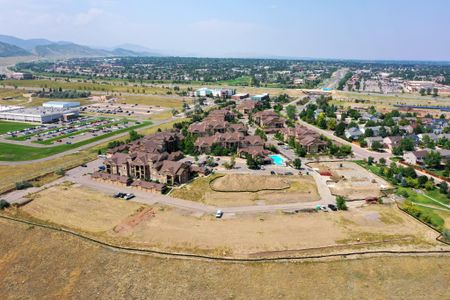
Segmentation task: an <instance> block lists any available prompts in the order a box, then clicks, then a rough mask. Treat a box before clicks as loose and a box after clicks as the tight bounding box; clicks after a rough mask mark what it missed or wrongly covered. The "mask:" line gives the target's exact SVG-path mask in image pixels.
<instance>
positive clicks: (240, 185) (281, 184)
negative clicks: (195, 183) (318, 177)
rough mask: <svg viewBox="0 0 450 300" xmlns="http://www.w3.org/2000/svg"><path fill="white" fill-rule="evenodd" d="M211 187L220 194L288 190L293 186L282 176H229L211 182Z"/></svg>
mask: <svg viewBox="0 0 450 300" xmlns="http://www.w3.org/2000/svg"><path fill="white" fill-rule="evenodd" d="M210 186H211V187H212V188H213V189H214V190H215V191H218V192H259V191H264V190H283V189H288V188H289V187H290V186H291V185H290V184H289V181H288V180H286V177H281V176H267V175H261V176H254V175H249V174H228V175H225V176H222V177H218V178H216V179H215V180H214V181H211V183H210Z"/></svg>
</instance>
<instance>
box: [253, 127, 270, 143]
mask: <svg viewBox="0 0 450 300" xmlns="http://www.w3.org/2000/svg"><path fill="white" fill-rule="evenodd" d="M255 135H257V136H259V137H260V138H262V139H263V140H264V141H267V135H266V133H265V132H264V130H262V129H260V128H256V130H255Z"/></svg>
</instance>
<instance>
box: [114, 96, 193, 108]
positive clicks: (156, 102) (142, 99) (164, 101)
mask: <svg viewBox="0 0 450 300" xmlns="http://www.w3.org/2000/svg"><path fill="white" fill-rule="evenodd" d="M183 101H185V102H186V103H188V104H191V103H192V99H191V98H188V97H177V96H172V97H170V96H162V95H148V96H123V97H119V101H118V102H120V103H123V102H124V103H127V104H143V105H151V106H161V107H169V108H176V109H181V108H182V107H183Z"/></svg>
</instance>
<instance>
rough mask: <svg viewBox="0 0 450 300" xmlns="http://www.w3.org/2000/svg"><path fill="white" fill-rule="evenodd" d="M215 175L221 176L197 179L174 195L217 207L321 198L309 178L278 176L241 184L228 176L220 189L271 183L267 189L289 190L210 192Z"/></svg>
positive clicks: (247, 178) (250, 178) (252, 178)
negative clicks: (287, 186)
mask: <svg viewBox="0 0 450 300" xmlns="http://www.w3.org/2000/svg"><path fill="white" fill-rule="evenodd" d="M216 176H221V175H220V174H217V175H213V176H209V177H203V178H198V179H196V180H194V181H193V182H192V183H190V184H187V185H185V186H183V187H181V188H179V189H175V190H173V192H172V193H171V195H172V196H173V197H175V198H181V199H186V200H191V201H199V202H202V203H206V204H211V205H218V206H239V205H254V204H255V203H256V202H257V201H262V202H264V203H266V204H279V203H295V202H312V201H317V200H318V199H319V195H318V192H317V188H316V184H315V182H314V179H313V178H312V177H310V176H287V177H283V176H278V177H274V178H273V179H270V181H268V180H269V179H267V176H258V175H244V176H245V182H243V181H242V182H240V181H239V182H238V179H239V177H236V175H226V176H225V177H226V178H225V179H222V180H220V181H219V183H220V182H222V184H221V185H220V186H219V187H221V188H222V189H224V190H225V189H226V187H225V184H226V185H228V186H229V187H230V188H231V189H238V187H239V186H240V185H241V184H242V185H241V186H242V187H244V188H247V189H249V185H250V184H251V185H255V186H256V187H261V186H262V185H264V184H265V183H267V184H269V183H270V184H272V186H266V188H272V189H277V188H279V187H285V186H286V185H289V188H287V189H283V190H277V191H270V190H262V191H259V192H218V191H214V190H213V189H211V186H210V181H211V180H212V179H214V178H216ZM228 176H230V177H228ZM244 190H245V189H244ZM250 190H254V188H253V187H251V188H250ZM257 190H258V189H257Z"/></svg>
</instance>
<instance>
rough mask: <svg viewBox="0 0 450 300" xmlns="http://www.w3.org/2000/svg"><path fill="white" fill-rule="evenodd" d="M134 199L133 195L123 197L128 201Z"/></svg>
mask: <svg viewBox="0 0 450 300" xmlns="http://www.w3.org/2000/svg"><path fill="white" fill-rule="evenodd" d="M134 197H136V196H135V195H134V194H126V195H125V196H123V199H125V200H130V199H133V198H134Z"/></svg>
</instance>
